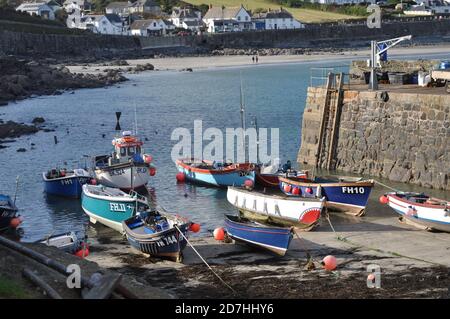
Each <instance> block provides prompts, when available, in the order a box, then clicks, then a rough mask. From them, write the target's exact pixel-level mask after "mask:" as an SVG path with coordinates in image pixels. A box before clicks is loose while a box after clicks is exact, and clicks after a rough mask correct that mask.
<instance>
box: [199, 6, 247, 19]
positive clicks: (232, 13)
mask: <svg viewBox="0 0 450 319" xmlns="http://www.w3.org/2000/svg"><path fill="white" fill-rule="evenodd" d="M241 8H242V6H241V7H228V8H223V7H211V8H209V10H208V12H206V14H205V16H204V17H203V19H205V20H206V19H233V18H235V17H236V15H237V14H238V13H239V11H240V10H241Z"/></svg>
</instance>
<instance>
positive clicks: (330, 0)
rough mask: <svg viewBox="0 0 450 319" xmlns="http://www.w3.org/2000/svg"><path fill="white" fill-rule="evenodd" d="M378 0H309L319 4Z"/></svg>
mask: <svg viewBox="0 0 450 319" xmlns="http://www.w3.org/2000/svg"><path fill="white" fill-rule="evenodd" d="M377 1H378V0H311V1H310V2H311V3H320V4H337V5H342V4H358V3H376V2H377Z"/></svg>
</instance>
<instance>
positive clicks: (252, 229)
mask: <svg viewBox="0 0 450 319" xmlns="http://www.w3.org/2000/svg"><path fill="white" fill-rule="evenodd" d="M225 225H226V230H227V234H228V236H229V237H230V238H232V239H234V240H235V241H237V242H242V243H245V244H248V245H250V246H253V247H257V248H260V249H263V250H266V251H270V252H271V253H275V254H276V255H279V256H284V255H285V254H286V251H287V249H288V247H289V244H290V242H291V240H292V237H293V228H292V227H274V226H267V225H263V224H260V223H257V222H254V221H250V220H248V219H245V218H242V217H239V216H232V215H225Z"/></svg>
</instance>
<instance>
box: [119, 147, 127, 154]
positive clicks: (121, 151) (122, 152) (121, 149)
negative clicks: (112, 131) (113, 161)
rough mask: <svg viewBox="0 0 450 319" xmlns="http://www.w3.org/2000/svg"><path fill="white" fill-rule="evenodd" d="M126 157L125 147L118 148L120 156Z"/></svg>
mask: <svg viewBox="0 0 450 319" xmlns="http://www.w3.org/2000/svg"><path fill="white" fill-rule="evenodd" d="M125 155H127V149H126V148H125V147H121V148H120V156H125Z"/></svg>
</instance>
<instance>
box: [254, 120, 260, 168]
mask: <svg viewBox="0 0 450 319" xmlns="http://www.w3.org/2000/svg"><path fill="white" fill-rule="evenodd" d="M254 124H255V130H256V140H257V142H256V164H259V132H258V119H257V118H256V116H255V119H254Z"/></svg>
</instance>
